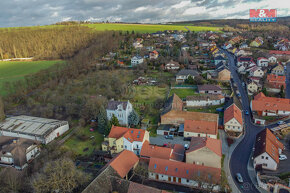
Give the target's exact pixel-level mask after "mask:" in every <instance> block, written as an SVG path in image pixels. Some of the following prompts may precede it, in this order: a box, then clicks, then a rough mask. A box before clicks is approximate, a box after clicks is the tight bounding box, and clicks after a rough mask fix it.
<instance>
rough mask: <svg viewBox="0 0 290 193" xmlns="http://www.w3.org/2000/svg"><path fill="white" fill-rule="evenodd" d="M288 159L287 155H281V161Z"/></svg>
mask: <svg viewBox="0 0 290 193" xmlns="http://www.w3.org/2000/svg"><path fill="white" fill-rule="evenodd" d="M286 159H287V156H286V155H283V154H281V155H279V160H286Z"/></svg>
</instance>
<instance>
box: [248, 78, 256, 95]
mask: <svg viewBox="0 0 290 193" xmlns="http://www.w3.org/2000/svg"><path fill="white" fill-rule="evenodd" d="M258 88H259V87H258V85H257V83H255V82H254V81H251V82H250V83H249V84H248V85H247V89H248V93H249V94H253V93H256V92H258Z"/></svg>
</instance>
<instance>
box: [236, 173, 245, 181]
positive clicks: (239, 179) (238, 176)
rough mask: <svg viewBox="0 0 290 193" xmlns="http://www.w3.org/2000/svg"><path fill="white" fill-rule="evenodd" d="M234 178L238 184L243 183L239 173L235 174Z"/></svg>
mask: <svg viewBox="0 0 290 193" xmlns="http://www.w3.org/2000/svg"><path fill="white" fill-rule="evenodd" d="M236 177H237V180H238V182H240V183H243V182H244V180H243V178H242V175H241V174H240V173H237V174H236Z"/></svg>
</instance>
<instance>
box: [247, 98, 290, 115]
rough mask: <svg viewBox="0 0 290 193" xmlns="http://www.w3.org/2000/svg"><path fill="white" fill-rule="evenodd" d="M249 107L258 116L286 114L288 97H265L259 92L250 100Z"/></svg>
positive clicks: (288, 105)
mask: <svg viewBox="0 0 290 193" xmlns="http://www.w3.org/2000/svg"><path fill="white" fill-rule="evenodd" d="M251 109H252V111H254V112H256V113H257V114H258V115H259V116H288V115H290V99H284V98H275V97H266V96H265V95H264V94H263V93H262V92H261V93H259V94H257V95H256V96H255V97H254V100H252V101H251Z"/></svg>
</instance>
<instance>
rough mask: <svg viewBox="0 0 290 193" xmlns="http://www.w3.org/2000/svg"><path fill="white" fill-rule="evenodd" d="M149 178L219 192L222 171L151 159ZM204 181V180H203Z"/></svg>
mask: <svg viewBox="0 0 290 193" xmlns="http://www.w3.org/2000/svg"><path fill="white" fill-rule="evenodd" d="M148 178H149V179H151V180H157V181H161V182H166V183H172V184H178V185H183V186H189V187H196V188H201V189H203V188H207V187H212V189H213V191H216V192H219V191H220V187H219V185H218V184H219V183H220V180H221V169H220V168H214V167H207V166H203V165H196V164H191V163H185V162H179V161H171V160H164V159H160V158H150V161H149V166H148ZM201 179H202V180H201Z"/></svg>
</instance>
